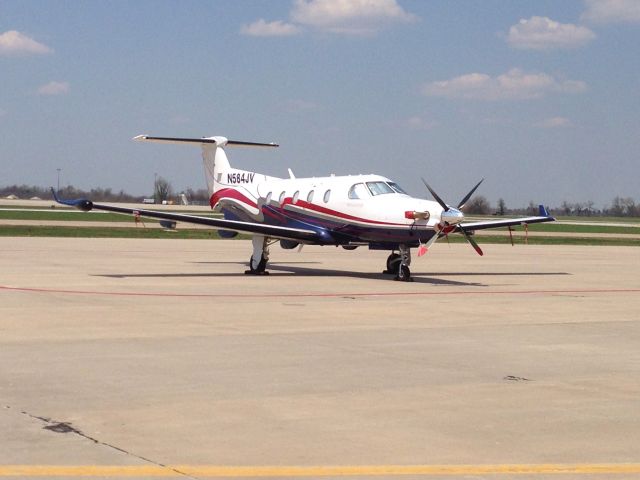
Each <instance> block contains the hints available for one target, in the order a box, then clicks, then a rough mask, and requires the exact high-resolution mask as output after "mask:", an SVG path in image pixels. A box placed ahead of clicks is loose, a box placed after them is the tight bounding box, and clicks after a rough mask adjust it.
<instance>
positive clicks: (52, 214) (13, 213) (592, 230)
mask: <svg viewBox="0 0 640 480" xmlns="http://www.w3.org/2000/svg"><path fill="white" fill-rule="evenodd" d="M180 213H185V214H195V215H199V216H206V217H219V216H220V215H218V214H212V213H208V212H203V211H199V212H193V211H188V210H185V211H184V212H183V211H180ZM491 218H493V219H495V217H491ZM476 219H479V218H478V217H476V218H470V220H471V221H473V220H476ZM0 220H6V221H8V222H7V223H10V221H11V220H20V221H27V222H28V221H32V222H34V225H10V224H8V225H0V236H3V237H9V236H11V237H36V236H37V237H96V238H193V239H218V238H220V236H219V235H218V234H217V233H216V231H215V230H209V229H201V228H199V229H193V228H188V224H184V223H182V224H179V225H178V229H177V230H171V231H167V230H163V229H160V228H144V226H142V225H139V226H138V228H131V227H124V226H123V227H118V226H117V225H116V226H114V225H105V226H104V227H102V226H97V227H88V226H87V227H85V226H71V225H65V222H105V223H116V224H118V223H119V224H121V225H124V224H131V223H133V222H134V218H133V216H131V215H121V214H117V213H110V212H80V211H78V210H73V209H66V208H55V209H53V208H52V209H51V210H46V209H42V210H22V209H14V207H13V206H12V207H11V208H10V209H9V208H6V207H5V208H2V207H0ZM558 220H560V221H559V222H557V223H556V222H554V223H543V224H534V225H530V226H529V232H532V233H535V232H541V233H545V235H544V236H535V235H530V236H529V238H528V243H530V244H555V245H632V246H640V239H638V238H632V235H633V236H636V235H640V226H637V224H638V222H639V221H640V219H635V218H613V217H612V218H601V217H599V218H593V217H559V218H558ZM42 221H56V222H60V225H55V226H44V225H37V222H42ZM144 221H145V222H146V223H147V224H149V225H153V226H154V227H157V220H153V219H144ZM571 221H576V222H580V223H576V224H574V223H570V222H571ZM561 222H569V223H561ZM584 222H588V223H593V224H590V225H584V224H582V223H584ZM600 223H601V224H600ZM625 223H629V224H630V225H629V226H625V225H617V224H625ZM634 223H635V224H634ZM609 224H612V225H609ZM498 230H502V231H503V232H501V234H500V235H492V234H491V233H489V231H484V232H483V233H482V235H479V236H478V241H479V242H480V243H510V241H511V240H510V239H509V237H508V236H506V235H504V231H506V229H498ZM516 232H517V233H515V234H514V236H513V239H514V243H516V244H522V243H525V235H524V234H523V229H522V228H521V227H519V228H517V229H516ZM554 233H556V234H557V235H554ZM567 233H570V234H572V235H571V236H566V235H563V234H567ZM601 234H605V235H606V234H608V235H611V236H610V237H603V236H598V235H601ZM626 235H629V237H627V238H625V237H626ZM236 238H250V237H249V236H248V235H239V236H238V237H236ZM449 240H450V241H451V242H454V243H457V242H464V241H465V240H464V238H463V237H460V236H458V235H451V236H450V239H449ZM443 241H446V240H441V242H443Z"/></svg>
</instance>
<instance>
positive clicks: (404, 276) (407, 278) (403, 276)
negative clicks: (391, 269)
mask: <svg viewBox="0 0 640 480" xmlns="http://www.w3.org/2000/svg"><path fill="white" fill-rule="evenodd" d="M394 280H397V281H400V282H413V278H411V270H409V267H407V266H406V265H402V266H401V267H400V270H399V271H398V275H397V276H396V277H395V278H394Z"/></svg>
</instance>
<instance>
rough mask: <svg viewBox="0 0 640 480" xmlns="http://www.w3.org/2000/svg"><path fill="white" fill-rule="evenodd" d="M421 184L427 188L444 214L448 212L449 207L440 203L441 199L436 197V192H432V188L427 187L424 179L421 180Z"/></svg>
mask: <svg viewBox="0 0 640 480" xmlns="http://www.w3.org/2000/svg"><path fill="white" fill-rule="evenodd" d="M422 183H424V186H425V187H427V190H429V192H431V195H433V198H434V199H435V201H436V202H438V203H439V204H440V206H441V207H442V208H443V209H444V211H445V212H448V211H449V206H448V205H447V204H446V203H444V202H443V201H442V199H441V198H440V197H439V196H438V194H437V193H436V192H434V190H433V188H431V187H430V186H429V184H428V183H427V181H426V180H425V179H424V178H422Z"/></svg>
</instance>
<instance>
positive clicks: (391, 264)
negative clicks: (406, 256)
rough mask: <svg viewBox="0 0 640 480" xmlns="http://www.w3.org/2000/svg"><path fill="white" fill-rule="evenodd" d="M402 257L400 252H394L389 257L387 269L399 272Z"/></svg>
mask: <svg viewBox="0 0 640 480" xmlns="http://www.w3.org/2000/svg"><path fill="white" fill-rule="evenodd" d="M400 259H401V257H400V254H398V253H392V254H391V255H389V256H388V257H387V271H388V272H394V273H395V272H397V271H398V262H399V261H400Z"/></svg>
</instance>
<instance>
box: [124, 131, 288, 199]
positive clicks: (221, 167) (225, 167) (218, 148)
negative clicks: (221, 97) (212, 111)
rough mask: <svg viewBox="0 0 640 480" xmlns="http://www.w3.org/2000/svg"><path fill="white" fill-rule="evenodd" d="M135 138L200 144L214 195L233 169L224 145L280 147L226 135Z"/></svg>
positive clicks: (206, 173) (138, 137)
mask: <svg viewBox="0 0 640 480" xmlns="http://www.w3.org/2000/svg"><path fill="white" fill-rule="evenodd" d="M133 140H135V141H137V142H155V143H173V144H177V145H183V144H191V145H200V147H202V163H203V166H204V174H205V178H206V180H207V188H208V189H209V195H212V194H213V193H214V192H215V191H216V190H217V189H218V188H217V184H218V183H220V179H221V178H222V176H223V174H224V173H226V172H229V171H231V170H232V168H231V165H230V164H229V160H228V158H227V154H226V153H225V151H224V147H227V146H230V147H278V144H277V143H256V142H242V141H238V140H229V139H228V138H225V137H203V138H178V137H153V136H150V135H138V136H136V137H133Z"/></svg>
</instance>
